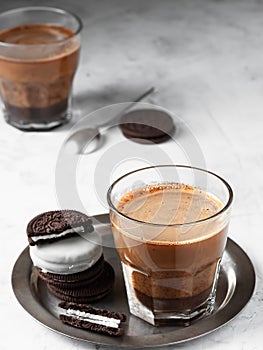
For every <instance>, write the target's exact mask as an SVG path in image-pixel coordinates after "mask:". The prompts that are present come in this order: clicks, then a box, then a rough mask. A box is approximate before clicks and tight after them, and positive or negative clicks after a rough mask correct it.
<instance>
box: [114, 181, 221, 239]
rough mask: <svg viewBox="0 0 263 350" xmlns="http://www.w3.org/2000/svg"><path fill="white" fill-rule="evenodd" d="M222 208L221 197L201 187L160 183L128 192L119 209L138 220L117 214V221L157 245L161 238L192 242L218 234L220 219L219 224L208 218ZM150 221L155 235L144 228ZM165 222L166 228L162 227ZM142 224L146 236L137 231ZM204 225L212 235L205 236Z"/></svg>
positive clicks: (118, 224) (129, 232)
mask: <svg viewBox="0 0 263 350" xmlns="http://www.w3.org/2000/svg"><path fill="white" fill-rule="evenodd" d="M222 208H223V204H222V202H221V201H220V200H219V199H217V198H216V197H215V196H212V195H211V194H209V193H207V192H204V191H203V190H201V189H200V188H197V187H193V186H189V185H185V184H180V183H168V184H156V185H151V186H145V187H143V188H139V189H135V190H133V191H130V192H127V193H125V194H124V195H123V196H122V198H121V199H120V201H119V203H118V206H117V209H118V211H119V212H121V213H122V214H124V215H125V216H126V217H128V218H131V219H134V220H136V221H138V222H136V221H134V222H133V223H132V221H133V220H130V222H129V224H127V222H126V223H125V222H124V220H125V219H121V218H117V217H115V219H114V223H115V225H116V226H118V230H121V231H122V233H123V234H124V235H126V236H130V238H133V239H138V240H140V241H145V240H147V238H148V239H150V240H152V239H154V243H155V244H158V241H159V242H160V244H164V242H165V243H166V244H169V242H170V244H174V243H176V244H180V242H182V243H184V244H186V243H187V242H186V241H189V243H191V242H192V241H193V240H202V239H203V238H207V237H208V236H213V234H216V233H218V231H219V230H220V227H219V226H220V220H219V221H218V222H217V224H215V223H214V222H213V223H209V221H210V220H205V219H208V218H210V217H213V216H214V215H215V214H217V213H218V212H220V210H221V209H222ZM126 221H127V219H126ZM140 223H141V225H140ZM142 223H145V224H146V225H143V224H142ZM147 224H153V225H151V228H150V232H151V237H150V236H149V233H147V232H146V231H147V228H145V227H144V226H147ZM162 225H163V226H164V228H161V226H162ZM212 225H213V229H212V230H211V227H210V226H212ZM139 226H141V228H140V233H141V234H142V235H141V237H135V236H134V235H133V232H138V231H136V230H138V227H139ZM158 226H159V227H158ZM204 226H206V231H207V232H209V234H205V237H202V236H204ZM125 227H126V228H127V230H126V229H125ZM144 231H145V232H144ZM148 232H149V230H148Z"/></svg>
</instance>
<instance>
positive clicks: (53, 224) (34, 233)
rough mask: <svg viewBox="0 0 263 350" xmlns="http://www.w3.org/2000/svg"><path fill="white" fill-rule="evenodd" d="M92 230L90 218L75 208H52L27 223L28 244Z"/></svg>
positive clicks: (46, 241)
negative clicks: (52, 209)
mask: <svg viewBox="0 0 263 350" xmlns="http://www.w3.org/2000/svg"><path fill="white" fill-rule="evenodd" d="M92 230H93V227H92V224H91V219H90V218H89V217H88V216H87V215H85V214H83V213H81V212H79V211H76V210H54V211H48V212H45V213H42V214H39V215H37V216H36V217H34V218H33V219H32V220H31V221H30V222H29V223H28V225H27V237H28V242H29V244H30V245H35V244H39V243H40V244H41V243H51V242H54V241H57V240H60V239H65V237H72V236H75V235H76V234H78V233H81V232H86V231H90V232H92Z"/></svg>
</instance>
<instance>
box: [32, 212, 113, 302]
mask: <svg viewBox="0 0 263 350" xmlns="http://www.w3.org/2000/svg"><path fill="white" fill-rule="evenodd" d="M27 236H28V241H29V244H30V256H31V259H32V261H33V264H34V266H35V267H36V269H37V271H38V274H39V277H40V278H41V279H42V280H43V281H45V283H46V284H47V287H48V290H49V291H50V292H51V293H52V294H53V295H55V296H56V297H58V298H59V299H61V300H64V301H67V302H74V303H82V304H83V303H84V304H85V303H89V302H93V301H97V300H99V299H101V298H103V297H105V296H106V295H107V294H108V293H110V292H111V290H112V287H113V283H114V270H113V268H112V267H111V265H110V264H109V263H108V262H106V261H105V260H104V257H103V250H102V247H101V245H100V240H99V236H98V235H97V234H96V232H95V231H94V230H93V226H92V224H91V220H90V218H89V217H88V216H87V215H85V214H83V213H80V212H78V211H75V210H56V211H50V212H45V213H42V214H40V215H38V216H36V217H34V218H33V219H32V220H31V221H30V222H29V224H28V226H27Z"/></svg>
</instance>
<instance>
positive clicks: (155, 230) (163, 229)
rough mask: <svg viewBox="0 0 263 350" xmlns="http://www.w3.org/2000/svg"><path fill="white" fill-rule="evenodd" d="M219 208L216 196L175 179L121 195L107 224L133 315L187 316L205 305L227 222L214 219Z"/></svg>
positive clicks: (211, 295)
mask: <svg viewBox="0 0 263 350" xmlns="http://www.w3.org/2000/svg"><path fill="white" fill-rule="evenodd" d="M222 207H223V204H222V203H221V201H220V200H219V199H218V198H216V197H215V196H213V195H211V194H209V193H207V192H204V191H203V190H201V189H200V188H196V187H192V186H188V185H184V184H179V183H164V184H156V185H147V186H145V187H141V188H136V189H134V190H132V191H128V192H126V193H124V194H123V195H122V197H121V198H120V199H119V201H118V204H117V205H116V209H117V211H118V213H116V212H115V211H111V223H112V230H113V233H114V240H115V244H116V247H117V249H118V252H119V255H120V259H121V262H122V265H123V270H124V277H125V282H126V288H127V292H128V295H130V297H131V299H133V305H131V308H132V310H133V313H135V314H136V315H137V316H139V317H141V316H140V315H142V314H144V315H146V316H144V318H145V319H147V312H148V311H147V310H149V312H150V313H151V312H153V313H154V314H155V317H156V315H160V320H161V318H162V315H167V313H168V314H169V315H179V318H180V317H181V316H182V318H183V315H184V317H185V318H187V317H188V316H189V318H190V317H192V316H193V317H194V315H195V310H197V309H199V310H200V308H202V305H204V304H206V307H207V301H208V300H212V299H213V298H214V297H215V286H216V282H217V277H218V271H219V264H220V260H221V257H222V254H223V250H224V248H225V245H226V239H227V226H228V222H226V221H224V220H218V218H216V215H217V214H218V213H219V212H220V211H221V209H222ZM213 217H215V219H213ZM208 218H209V220H207V219H208ZM212 301H214V300H212ZM134 310H135V311H134ZM142 310H143V311H142ZM180 315H181V316H180ZM171 317H173V316H171ZM157 318H158V317H157ZM175 318H176V316H175ZM160 320H159V321H160ZM149 322H152V323H154V324H156V321H151V320H150V321H149ZM160 323H161V321H160Z"/></svg>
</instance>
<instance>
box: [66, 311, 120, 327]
mask: <svg viewBox="0 0 263 350" xmlns="http://www.w3.org/2000/svg"><path fill="white" fill-rule="evenodd" d="M66 314H67V315H69V316H74V317H77V318H79V319H81V320H84V321H88V322H90V323H95V324H99V325H102V326H106V327H111V328H118V327H119V324H120V323H121V320H117V319H116V318H111V317H106V316H101V315H94V314H91V313H89V312H85V311H80V310H73V309H68V310H66Z"/></svg>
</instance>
